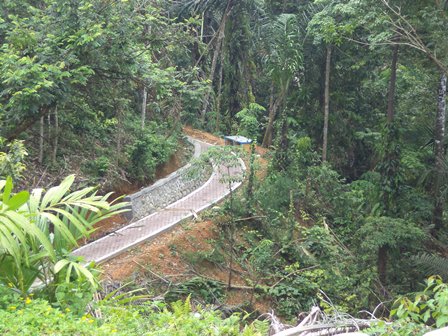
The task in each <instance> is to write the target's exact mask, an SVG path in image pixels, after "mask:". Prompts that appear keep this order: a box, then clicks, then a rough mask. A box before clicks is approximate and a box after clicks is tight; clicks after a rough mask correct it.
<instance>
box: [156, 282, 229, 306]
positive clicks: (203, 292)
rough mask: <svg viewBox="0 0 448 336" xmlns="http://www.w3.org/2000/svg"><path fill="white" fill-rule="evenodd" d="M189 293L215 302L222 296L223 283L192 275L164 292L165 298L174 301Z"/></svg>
mask: <svg viewBox="0 0 448 336" xmlns="http://www.w3.org/2000/svg"><path fill="white" fill-rule="evenodd" d="M189 295H191V296H192V297H194V298H197V299H201V300H202V301H204V302H205V303H215V302H217V301H219V300H220V299H222V298H223V296H224V284H223V283H221V282H219V281H215V280H211V279H205V278H201V277H194V278H191V279H190V280H188V281H185V282H183V283H181V284H179V285H177V286H176V287H175V288H172V289H170V290H169V291H168V292H167V293H166V294H165V300H167V301H168V302H174V301H177V300H179V299H182V298H185V297H187V296H189Z"/></svg>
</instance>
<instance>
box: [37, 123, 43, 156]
mask: <svg viewBox="0 0 448 336" xmlns="http://www.w3.org/2000/svg"><path fill="white" fill-rule="evenodd" d="M37 161H38V162H39V164H42V162H43V161H44V116H41V117H40V122H39V157H38V158H37Z"/></svg>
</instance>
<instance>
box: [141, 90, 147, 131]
mask: <svg viewBox="0 0 448 336" xmlns="http://www.w3.org/2000/svg"><path fill="white" fill-rule="evenodd" d="M147 99H148V92H147V91H146V86H143V90H142V111H141V121H142V129H143V128H145V120H146V102H147Z"/></svg>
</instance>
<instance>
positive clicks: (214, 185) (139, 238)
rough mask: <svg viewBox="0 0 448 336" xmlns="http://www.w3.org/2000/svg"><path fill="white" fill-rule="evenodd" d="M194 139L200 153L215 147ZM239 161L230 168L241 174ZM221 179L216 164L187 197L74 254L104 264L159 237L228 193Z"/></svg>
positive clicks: (242, 168) (235, 185)
mask: <svg viewBox="0 0 448 336" xmlns="http://www.w3.org/2000/svg"><path fill="white" fill-rule="evenodd" d="M191 140H192V141H193V142H195V143H196V144H198V145H199V146H200V152H201V153H203V152H205V151H206V150H207V149H208V148H209V147H211V146H212V145H210V144H208V143H205V142H203V141H200V140H197V139H194V138H191ZM240 162H241V165H240V167H237V168H232V169H231V171H230V173H231V174H240V173H241V171H242V170H245V169H246V168H245V166H244V163H243V161H242V160H240ZM221 170H222V169H221ZM221 178H222V176H221V173H220V169H219V168H218V167H214V170H213V173H212V175H211V177H210V178H209V179H208V180H207V182H205V184H203V185H202V186H201V187H199V188H198V189H196V190H195V191H193V192H192V193H190V194H188V195H187V196H185V197H184V198H182V199H180V200H178V201H176V202H174V203H172V204H170V205H168V206H167V207H166V208H164V209H162V210H160V211H158V212H155V213H153V214H151V215H149V216H147V217H145V218H142V219H140V220H138V221H136V222H134V223H132V224H129V225H127V226H125V227H123V228H122V229H120V230H118V231H115V232H114V233H111V234H109V235H107V236H105V237H103V238H100V239H98V240H95V241H94V242H92V243H90V244H87V245H85V246H83V247H81V248H79V249H77V250H75V251H74V252H73V254H74V255H77V256H83V257H84V258H85V261H86V262H90V261H94V262H96V263H101V262H104V261H106V260H108V259H110V258H113V257H114V256H117V255H118V254H120V253H122V252H124V251H126V250H127V249H129V248H130V247H133V246H135V245H138V244H140V243H141V242H143V241H145V240H148V239H150V238H154V237H156V236H157V235H158V234H160V233H161V232H164V231H166V230H168V229H169V228H171V227H173V226H175V225H176V224H178V223H179V222H180V221H182V220H184V219H186V218H189V217H192V216H195V215H196V213H198V212H200V211H202V210H204V209H206V208H208V207H210V206H211V205H213V204H214V203H216V202H218V201H220V200H221V199H223V198H224V197H226V196H227V195H228V194H229V189H228V186H227V184H223V183H221V182H220V180H221ZM240 185H241V182H236V183H233V184H232V190H235V189H236V188H238V187H239V186H240Z"/></svg>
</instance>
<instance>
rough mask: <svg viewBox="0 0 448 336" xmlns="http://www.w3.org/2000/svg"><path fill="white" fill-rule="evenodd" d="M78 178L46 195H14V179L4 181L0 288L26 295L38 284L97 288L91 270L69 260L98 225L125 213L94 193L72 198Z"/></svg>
mask: <svg viewBox="0 0 448 336" xmlns="http://www.w3.org/2000/svg"><path fill="white" fill-rule="evenodd" d="M73 182H74V175H70V176H68V177H67V178H65V179H64V180H63V181H62V182H61V184H60V185H58V186H55V187H52V188H50V189H49V190H48V191H46V192H44V190H43V189H35V190H33V191H32V192H31V193H29V192H27V191H21V192H18V193H13V182H12V179H10V178H8V179H6V180H0V283H1V284H3V285H5V286H8V287H11V288H12V289H14V290H16V291H17V292H19V293H20V294H22V295H26V294H27V293H28V292H29V291H30V288H31V287H32V285H33V284H36V283H39V284H42V285H43V286H44V287H46V288H49V287H53V288H55V287H57V285H58V284H60V283H64V282H70V281H74V280H83V281H87V282H89V283H90V284H91V285H92V286H96V279H95V277H94V275H93V274H92V272H91V271H90V270H89V267H88V266H85V265H84V264H83V262H82V260H80V259H79V258H78V259H77V258H75V257H73V256H71V255H70V251H71V250H72V249H73V248H74V247H76V246H77V245H78V241H79V239H81V238H83V237H88V236H89V235H90V233H91V232H92V231H93V225H94V224H95V223H97V222H99V221H101V220H103V219H105V218H108V217H110V216H113V215H115V214H118V213H121V212H123V211H126V210H125V209H124V207H125V206H126V203H124V202H118V201H117V200H115V201H113V202H108V199H109V197H110V194H107V195H104V196H100V195H97V194H96V191H95V188H93V187H89V188H84V189H81V190H78V191H73V192H70V187H71V186H72V184H73Z"/></svg>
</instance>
